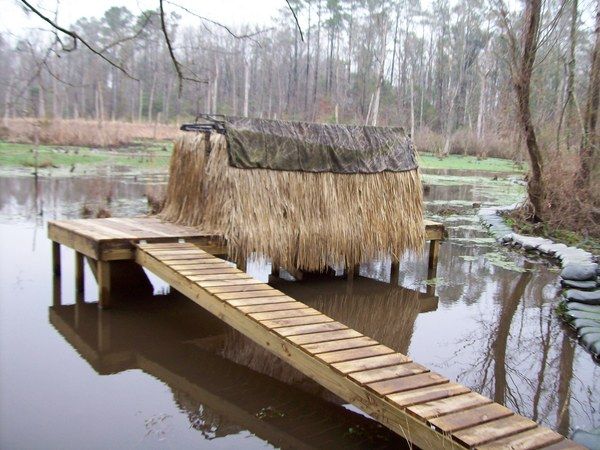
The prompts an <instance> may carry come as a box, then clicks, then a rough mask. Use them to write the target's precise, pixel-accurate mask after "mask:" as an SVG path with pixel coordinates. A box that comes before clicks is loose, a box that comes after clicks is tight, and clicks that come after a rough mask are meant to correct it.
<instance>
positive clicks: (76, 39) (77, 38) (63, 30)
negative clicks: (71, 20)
mask: <svg viewBox="0 0 600 450" xmlns="http://www.w3.org/2000/svg"><path fill="white" fill-rule="evenodd" d="M19 1H20V2H21V3H22V4H23V5H25V7H26V8H27V9H28V10H29V11H31V12H33V13H34V14H35V15H37V16H38V17H39V18H41V19H42V20H43V21H44V22H46V23H48V24H50V26H51V27H52V28H54V29H55V30H58V31H60V32H61V33H63V34H66V35H67V36H69V37H70V38H71V39H73V47H72V48H70V49H67V48H66V47H65V46H64V45H63V44H62V41H60V39H58V36H57V39H58V42H59V43H60V44H61V46H62V48H63V50H65V51H72V50H74V49H76V48H77V42H81V43H82V44H83V45H84V46H85V47H86V48H87V49H88V50H90V51H91V52H92V53H94V54H95V55H97V56H99V57H100V58H102V59H103V60H104V61H106V62H107V63H108V64H110V65H111V66H113V67H114V68H116V69H118V70H119V71H121V72H122V73H124V74H125V75H126V76H127V77H129V78H131V79H133V80H136V81H139V80H138V79H137V78H135V77H134V76H133V75H131V74H130V73H129V72H128V71H127V70H126V69H125V68H124V67H123V66H121V65H119V64H117V63H116V62H114V61H113V60H111V59H110V58H108V57H106V56H105V55H103V54H102V53H101V52H100V51H98V50H96V49H95V48H94V47H93V46H92V45H91V44H89V43H88V42H87V41H86V40H85V39H83V38H82V37H81V36H80V35H79V34H77V33H76V32H75V31H72V30H67V29H66V28H63V27H61V26H60V25H58V24H57V23H56V22H55V21H53V20H52V19H50V18H48V17H47V16H45V15H44V14H42V13H41V12H40V11H39V10H38V9H37V8H35V7H34V6H33V5H32V4H31V3H29V2H28V1H27V0H19Z"/></svg>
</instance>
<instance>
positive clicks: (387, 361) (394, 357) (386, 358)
mask: <svg viewBox="0 0 600 450" xmlns="http://www.w3.org/2000/svg"><path fill="white" fill-rule="evenodd" d="M405 362H412V360H411V359H410V358H409V357H408V356H405V355H403V354H401V353H392V354H390V355H383V356H374V357H372V358H363V359H357V360H354V361H346V362H342V363H336V364H332V367H333V368H334V369H336V370H337V371H339V372H342V373H344V374H349V373H352V372H360V371H362V370H367V369H376V368H378V367H385V366H393V365H396V364H402V363H405Z"/></svg>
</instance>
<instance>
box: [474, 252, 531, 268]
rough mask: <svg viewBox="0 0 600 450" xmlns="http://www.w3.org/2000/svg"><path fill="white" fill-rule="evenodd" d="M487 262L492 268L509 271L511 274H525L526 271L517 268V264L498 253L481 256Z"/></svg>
mask: <svg viewBox="0 0 600 450" xmlns="http://www.w3.org/2000/svg"><path fill="white" fill-rule="evenodd" d="M483 256H484V257H485V259H486V261H487V262H489V263H490V264H491V265H492V266H496V267H500V268H502V269H505V270H511V271H513V272H520V273H523V272H527V269H524V268H522V267H519V266H517V264H516V263H515V262H514V261H513V260H512V259H509V258H508V257H507V256H506V255H505V254H503V253H499V252H491V253H486V254H485V255H483Z"/></svg>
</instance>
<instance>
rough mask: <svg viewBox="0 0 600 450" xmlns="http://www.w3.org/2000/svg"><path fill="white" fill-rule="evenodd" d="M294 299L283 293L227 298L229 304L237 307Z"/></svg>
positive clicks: (286, 301)
mask: <svg viewBox="0 0 600 450" xmlns="http://www.w3.org/2000/svg"><path fill="white" fill-rule="evenodd" d="M292 301H294V299H293V298H291V297H288V296H287V295H282V296H280V297H261V298H238V299H234V300H226V302H227V304H229V305H231V306H235V307H236V308H238V307H240V306H251V305H268V304H273V303H288V302H292Z"/></svg>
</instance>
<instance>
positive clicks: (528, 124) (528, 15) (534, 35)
mask: <svg viewBox="0 0 600 450" xmlns="http://www.w3.org/2000/svg"><path fill="white" fill-rule="evenodd" d="M541 8H542V2H541V0H527V1H526V3H525V20H524V25H523V34H522V38H521V41H522V42H521V52H520V57H519V61H517V62H516V65H517V67H516V72H515V73H514V74H513V85H514V89H515V92H516V94H517V113H518V114H517V115H518V120H519V124H520V126H521V131H522V133H523V136H524V137H525V144H526V146H527V153H528V155H529V162H530V164H531V173H530V174H529V181H528V183H527V193H528V197H529V202H530V204H531V207H532V208H533V217H532V218H533V220H534V221H540V220H541V218H542V215H543V201H544V185H543V181H542V155H541V152H540V148H539V146H538V142H537V137H536V133H535V129H534V128H533V121H532V119H531V106H530V98H529V96H530V90H531V89H530V87H531V75H532V73H533V64H534V62H535V56H536V52H537V45H538V40H539V36H538V30H539V26H540V12H541Z"/></svg>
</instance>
